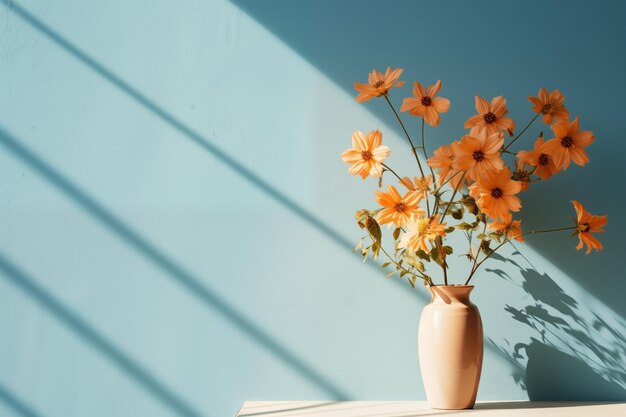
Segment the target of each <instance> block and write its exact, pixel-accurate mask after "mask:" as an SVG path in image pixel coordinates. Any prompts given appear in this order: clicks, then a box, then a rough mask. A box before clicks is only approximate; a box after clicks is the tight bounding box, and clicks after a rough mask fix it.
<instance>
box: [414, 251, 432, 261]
mask: <svg viewBox="0 0 626 417" xmlns="http://www.w3.org/2000/svg"><path fill="white" fill-rule="evenodd" d="M416 255H417V257H418V258H420V259H423V260H425V261H426V262H430V255H429V254H427V253H426V252H424V251H423V250H421V249H420V250H418V251H417V253H416Z"/></svg>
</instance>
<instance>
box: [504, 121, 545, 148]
mask: <svg viewBox="0 0 626 417" xmlns="http://www.w3.org/2000/svg"><path fill="white" fill-rule="evenodd" d="M538 117H539V113H537V114H536V115H535V117H533V119H532V120H531V121H530V123H528V124H527V125H526V127H525V128H524V130H522V131H521V132H519V135H517V136H515V137H514V138H513V140H512V141H511V143H509V144H508V145H506V147H505V148H504V149H502V152H501V153H504V152H506V150H507V149H509V147H510V146H511V145H513V144H514V143H515V141H516V140H517V139H519V137H520V136H522V135H523V134H524V132H526V129H528V128H529V127H530V125H532V124H533V123H534V122H535V120H537V118H538Z"/></svg>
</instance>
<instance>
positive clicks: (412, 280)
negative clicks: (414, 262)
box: [409, 275, 415, 288]
mask: <svg viewBox="0 0 626 417" xmlns="http://www.w3.org/2000/svg"><path fill="white" fill-rule="evenodd" d="M409 284H411V287H412V288H415V275H411V276H409Z"/></svg>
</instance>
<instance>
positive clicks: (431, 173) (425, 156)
mask: <svg viewBox="0 0 626 417" xmlns="http://www.w3.org/2000/svg"><path fill="white" fill-rule="evenodd" d="M422 151H423V152H424V159H425V160H426V165H428V152H426V141H425V139H424V118H423V117H422ZM428 169H429V170H430V175H431V176H432V178H433V184H434V185H435V188H437V179H436V178H435V172H434V171H433V168H432V167H431V166H430V165H428ZM426 210H427V212H428V217H430V204H429V203H428V195H427V196H426Z"/></svg>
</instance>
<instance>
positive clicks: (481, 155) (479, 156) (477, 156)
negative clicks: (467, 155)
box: [472, 150, 485, 162]
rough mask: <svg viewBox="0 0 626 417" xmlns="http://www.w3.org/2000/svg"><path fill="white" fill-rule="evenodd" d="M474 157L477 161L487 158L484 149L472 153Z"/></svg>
mask: <svg viewBox="0 0 626 417" xmlns="http://www.w3.org/2000/svg"><path fill="white" fill-rule="evenodd" d="M472 157H473V158H474V161H476V162H480V161H482V160H483V159H485V154H484V153H483V151H480V150H478V151H474V153H473V154H472Z"/></svg>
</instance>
